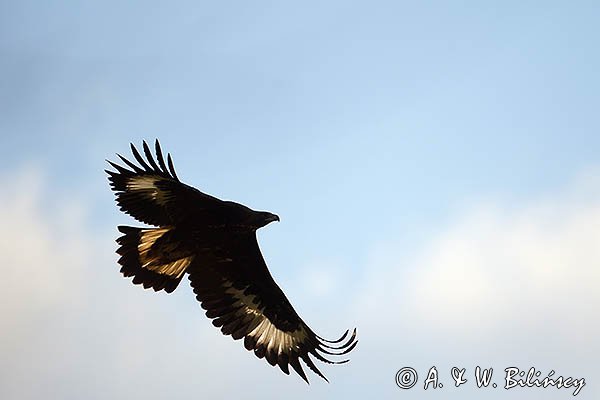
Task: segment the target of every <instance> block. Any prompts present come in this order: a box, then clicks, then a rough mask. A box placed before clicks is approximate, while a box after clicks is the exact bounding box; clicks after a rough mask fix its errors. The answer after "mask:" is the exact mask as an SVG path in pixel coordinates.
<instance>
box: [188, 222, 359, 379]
mask: <svg viewBox="0 0 600 400" xmlns="http://www.w3.org/2000/svg"><path fill="white" fill-rule="evenodd" d="M251 236H252V237H251V238H249V239H248V240H247V241H246V242H244V244H243V245H240V244H239V240H238V241H237V244H236V245H235V246H238V248H237V249H236V251H234V252H233V253H229V254H228V255H227V257H228V258H230V259H231V260H232V261H231V262H228V263H221V264H219V263H218V260H214V262H213V263H212V265H210V266H207V265H199V266H197V267H196V268H193V267H192V268H191V269H190V275H189V279H190V282H191V285H192V288H193V289H194V293H195V294H196V298H197V300H198V301H200V303H201V306H202V308H203V309H205V310H206V316H207V317H208V318H211V319H212V320H213V321H212V322H213V325H215V326H216V327H219V328H220V329H221V332H222V333H223V334H225V335H231V336H232V338H233V339H234V340H239V339H242V338H244V347H245V348H246V349H247V350H250V351H253V352H254V354H255V355H256V356H257V357H258V358H264V359H265V360H266V361H267V362H268V363H269V364H270V365H272V366H278V367H279V368H280V369H281V370H282V372H284V373H285V374H289V366H290V365H291V366H292V368H293V369H294V371H296V373H297V374H298V375H300V377H301V378H302V379H304V380H305V381H306V382H308V377H307V376H306V373H305V372H304V370H303V368H302V365H301V363H300V359H301V360H302V361H303V362H304V364H306V365H307V366H308V368H309V369H310V370H311V371H313V372H314V373H315V374H317V375H318V376H320V377H321V378H323V379H325V380H327V378H326V377H325V375H323V373H322V372H321V371H320V370H319V368H318V367H317V366H316V364H315V363H314V362H313V360H312V359H311V356H312V357H315V358H316V359H317V360H319V361H321V362H324V363H328V364H340V363H344V362H347V360H341V361H337V360H330V359H328V358H326V357H325V356H334V357H336V356H341V355H344V354H347V353H348V352H350V351H351V350H352V349H354V347H355V346H356V344H357V343H358V341H357V340H356V330H354V332H353V334H352V335H350V337H349V338H348V335H349V331H346V332H345V333H344V334H343V335H342V337H341V338H339V339H337V340H326V339H323V338H321V337H320V336H318V335H316V334H315V333H314V332H313V331H312V330H311V329H310V328H309V327H308V326H307V325H306V324H305V323H304V321H303V320H302V319H301V318H300V317H299V316H298V314H297V313H296V311H295V310H294V308H293V307H292V305H291V304H290V302H289V301H288V299H287V298H286V296H285V294H284V293H283V291H282V290H281V289H280V288H279V286H278V285H277V283H275V281H274V280H273V278H272V276H271V274H270V273H269V271H268V269H267V266H266V264H265V262H264V259H263V258H262V255H261V254H260V249H259V248H258V243H257V242H256V236H255V235H254V234H253V235H251ZM235 246H234V245H233V244H230V247H231V248H233V247H235ZM347 338H348V339H347ZM346 339H347V340H346ZM334 344H336V345H337V346H333V345H334ZM332 350H337V351H332Z"/></svg>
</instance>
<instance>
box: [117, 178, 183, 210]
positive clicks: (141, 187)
mask: <svg viewBox="0 0 600 400" xmlns="http://www.w3.org/2000/svg"><path fill="white" fill-rule="evenodd" d="M160 180H161V178H160V177H156V176H148V175H142V176H132V177H131V178H129V180H128V181H127V189H128V190H129V191H131V192H138V193H139V194H141V195H143V196H145V197H146V198H148V199H151V200H154V201H156V202H157V203H158V204H160V205H162V206H164V205H166V204H167V203H168V201H169V199H170V198H171V197H172V195H171V194H170V193H169V192H165V191H164V190H161V189H160V188H159V187H158V186H156V183H157V182H159V181H160Z"/></svg>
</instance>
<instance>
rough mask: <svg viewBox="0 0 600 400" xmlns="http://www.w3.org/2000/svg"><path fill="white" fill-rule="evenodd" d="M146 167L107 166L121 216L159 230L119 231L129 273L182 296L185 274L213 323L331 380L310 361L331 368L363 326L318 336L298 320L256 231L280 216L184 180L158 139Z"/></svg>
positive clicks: (285, 362) (275, 360)
mask: <svg viewBox="0 0 600 400" xmlns="http://www.w3.org/2000/svg"><path fill="white" fill-rule="evenodd" d="M142 148H143V152H144V155H145V159H144V157H142V155H141V154H140V152H139V151H138V150H137V149H136V147H135V146H134V145H133V143H132V144H131V152H132V154H133V156H134V157H135V160H136V161H137V162H138V164H139V165H136V164H135V163H133V162H131V161H129V160H127V159H126V158H125V157H123V156H121V155H120V154H117V156H118V157H119V159H120V160H121V161H122V162H123V164H124V165H125V166H122V165H119V164H117V163H114V162H111V161H109V160H106V161H107V162H108V163H109V164H110V165H111V166H112V168H114V171H111V170H105V172H106V173H107V174H108V180H109V182H110V187H111V189H112V190H113V191H114V192H115V197H116V199H115V200H116V202H117V204H118V206H119V208H120V210H121V211H123V212H125V213H126V214H129V215H130V216H132V217H133V218H135V219H136V220H138V221H140V222H141V223H144V224H146V225H151V227H141V228H140V227H131V226H118V230H119V231H120V232H121V233H122V234H123V235H122V236H120V237H119V238H118V239H117V244H118V245H119V247H118V249H117V254H118V255H120V258H119V261H118V263H119V264H120V265H121V273H122V274H123V275H124V276H125V277H133V283H134V284H136V285H142V286H143V287H144V288H145V289H148V288H152V289H154V291H156V292H158V291H165V292H167V293H171V292H173V291H174V290H175V289H176V288H177V286H178V285H179V283H180V282H181V280H182V279H183V277H184V276H185V275H187V276H188V279H189V281H190V284H191V287H192V289H193V291H194V294H195V295H196V299H197V300H198V301H199V302H200V305H201V307H202V308H203V309H204V310H205V313H206V316H207V317H208V318H210V319H211V320H212V324H213V325H214V326H215V327H217V328H220V330H221V332H222V333H223V334H224V335H229V336H231V337H232V338H233V339H234V340H240V339H244V340H243V342H244V347H245V348H246V349H247V350H249V351H253V352H254V354H255V355H256V356H257V357H258V358H264V359H266V361H267V362H268V363H269V364H271V365H272V366H278V367H279V368H280V369H281V371H283V372H284V373H285V374H286V375H289V373H290V371H289V366H292V368H293V369H294V371H296V373H297V374H298V375H300V377H302V379H304V381H306V383H308V378H307V376H306V374H305V372H304V370H303V368H302V364H301V363H300V360H302V361H303V362H304V364H306V365H307V366H308V368H310V369H311V370H312V371H313V372H314V373H315V374H317V375H318V376H320V377H321V378H323V379H325V381H327V378H326V377H325V376H324V375H323V374H322V373H321V371H320V370H319V369H318V368H317V366H316V365H315V363H314V362H313V360H312V359H311V356H312V357H314V358H315V359H316V360H319V361H321V362H324V363H328V364H342V363H345V362H347V361H348V360H347V359H344V360H339V359H338V360H335V359H331V357H328V356H342V355H345V354H347V353H349V352H350V351H351V350H352V349H354V348H355V346H356V344H357V343H358V341H357V339H356V329H354V330H353V331H352V334H350V331H349V330H347V331H345V333H344V334H343V335H342V336H341V337H340V338H339V339H337V340H326V339H324V338H322V337H321V336H318V335H317V334H316V333H315V332H313V330H312V329H311V328H309V326H308V325H307V324H306V323H305V322H304V321H303V320H302V318H300V316H298V314H297V313H296V311H295V310H294V308H293V307H292V305H291V303H290V301H289V300H288V299H287V297H286V295H285V294H284V293H283V291H282V290H281V288H280V287H279V286H278V285H277V283H276V282H275V280H274V279H273V277H272V276H271V273H270V272H269V270H268V268H267V264H266V263H265V260H264V258H263V256H262V254H261V251H260V248H259V246H258V241H257V238H256V231H257V230H258V229H259V228H261V227H263V226H265V225H267V224H269V223H271V222H273V221H279V217H278V216H277V215H275V214H272V213H270V212H266V211H254V210H252V209H250V208H249V207H246V206H244V205H242V204H239V203H235V202H233V201H224V200H221V199H218V198H216V197H213V196H211V195H208V194H206V193H203V192H201V191H199V190H198V189H196V188H194V187H191V186H188V185H186V184H185V183H183V182H181V181H180V180H179V178H178V176H177V174H176V173H175V168H174V167H173V160H172V158H171V155H170V154H167V157H166V162H165V159H164V157H163V152H162V150H161V148H160V144H159V142H158V139H157V140H156V143H155V152H156V159H155V158H154V157H153V154H152V152H151V150H150V147H149V146H148V144H147V143H146V141H143V143H142Z"/></svg>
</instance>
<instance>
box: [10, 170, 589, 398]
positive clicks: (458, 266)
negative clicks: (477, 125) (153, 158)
mask: <svg viewBox="0 0 600 400" xmlns="http://www.w3.org/2000/svg"><path fill="white" fill-rule="evenodd" d="M598 176H600V174H594V173H591V174H589V175H588V176H587V177H585V178H583V179H581V180H579V181H578V182H576V183H575V184H574V185H573V186H572V187H569V188H567V189H566V190H564V191H563V192H561V193H555V194H553V195H549V196H547V197H546V198H542V199H538V200H529V201H528V202H527V203H526V204H523V203H522V202H521V203H515V202H513V203H512V204H511V203H509V202H507V201H501V202H500V201H497V202H495V203H494V202H490V201H486V202H485V203H484V204H481V205H479V206H477V207H474V208H473V209H471V210H468V211H466V212H465V213H464V215H462V217H460V218H455V220H456V221H457V222H455V223H453V224H451V225H450V226H447V227H446V228H445V229H443V230H442V231H441V233H440V234H438V235H435V236H434V237H433V238H432V239H431V240H430V241H428V242H427V243H424V244H423V245H422V246H421V247H420V249H415V250H414V253H413V254H412V255H411V256H410V257H409V256H407V255H406V253H405V252H401V251H398V250H397V248H396V247H395V246H393V245H392V246H389V247H388V248H387V249H384V250H383V251H378V252H377V253H376V254H373V256H372V258H371V259H372V261H371V262H370V263H369V264H368V265H367V266H366V267H365V268H364V276H363V277H362V278H364V279H360V280H359V279H356V277H353V279H356V280H357V281H358V282H351V286H350V287H352V288H355V289H356V293H353V294H352V295H351V294H349V293H348V292H347V291H345V290H344V289H345V287H346V286H347V285H345V284H343V285H340V284H334V283H333V282H334V281H337V279H338V278H337V277H339V276H347V277H348V276H349V277H352V275H351V274H348V273H341V271H340V269H339V267H338V266H337V264H335V263H333V262H328V263H313V264H311V266H312V267H310V266H309V268H308V270H309V271H308V273H309V275H310V276H312V277H313V278H314V279H315V280H318V281H319V284H311V285H308V283H307V282H304V281H302V282H299V285H300V286H302V287H304V288H305V289H304V290H303V291H304V292H306V293H302V291H300V293H301V295H302V296H304V297H300V298H298V297H297V296H294V298H293V299H292V300H293V302H294V303H297V304H300V305H304V308H305V311H306V315H304V316H305V317H306V318H307V320H311V316H313V315H315V314H316V315H317V319H319V318H321V317H320V315H322V314H323V313H324V312H320V311H318V310H317V311H315V310H314V309H313V307H308V308H307V305H311V304H318V302H315V301H312V300H314V299H313V298H314V297H315V296H317V297H318V296H321V297H322V298H332V297H334V298H339V299H340V303H343V304H344V305H345V307H346V308H345V309H340V310H337V308H336V312H334V313H329V312H328V319H329V322H330V325H331V326H344V325H345V324H348V323H349V321H350V322H353V321H355V322H356V324H357V325H358V328H359V339H360V343H359V346H358V348H357V349H356V350H355V351H354V352H353V353H352V354H351V357H350V358H351V363H349V364H347V365H345V366H338V367H330V368H329V367H327V366H326V367H324V368H323V370H324V372H325V373H326V375H328V376H329V377H330V378H331V380H332V383H331V384H329V385H328V384H325V383H321V382H319V381H318V379H313V380H312V382H313V384H312V385H311V386H310V387H307V386H306V385H305V384H304V383H303V382H302V381H301V380H300V379H299V378H297V377H294V376H291V377H285V376H283V375H282V374H281V373H280V372H279V371H274V370H272V367H270V366H268V365H267V364H266V363H265V362H264V361H262V360H257V359H255V357H254V356H252V355H251V354H250V353H248V352H246V351H245V350H244V349H243V346H242V344H241V343H240V342H234V341H232V340H231V339H229V338H225V337H223V336H222V335H221V334H220V332H218V330H216V329H214V328H213V327H212V325H211V324H210V322H209V321H208V320H207V319H206V318H205V317H204V316H203V314H202V312H201V310H200V307H199V306H198V304H197V303H196V302H195V301H194V300H193V295H192V293H191V290H190V289H189V286H188V285H187V282H184V283H182V286H181V287H180V288H179V289H178V290H177V291H176V292H175V293H174V294H173V295H170V296H168V295H161V294H155V293H153V292H149V291H144V290H141V289H140V288H139V287H137V286H133V285H132V284H131V283H130V282H129V281H127V280H125V279H123V278H121V276H120V274H119V273H118V272H117V271H118V266H117V265H116V258H117V256H116V255H115V254H114V250H115V244H114V238H115V237H116V235H117V233H116V232H114V231H110V233H102V232H100V233H99V232H98V231H97V229H96V230H94V229H92V227H91V226H90V223H88V221H87V217H86V214H85V204H84V202H82V201H78V200H70V201H68V202H67V203H66V200H67V199H66V197H65V198H61V197H60V196H57V195H56V193H54V192H52V191H51V190H50V189H49V188H48V187H45V186H44V184H43V182H44V180H43V179H42V178H41V177H42V175H41V174H40V173H39V171H38V172H36V170H35V169H29V170H26V171H24V172H22V173H19V174H17V175H16V176H10V177H9V176H4V177H0V184H1V186H2V187H3V188H4V189H5V190H3V191H2V194H1V195H0V220H2V221H3V223H4V227H3V230H2V231H1V232H0V254H2V255H3V261H4V262H3V264H2V275H3V282H4V288H3V290H2V291H0V311H1V313H2V316H3V321H2V330H0V351H1V352H2V354H3V358H2V360H0V397H1V398H6V399H13V398H19V399H26V398H39V397H41V396H46V397H57V398H107V397H108V398H115V399H118V398H129V397H132V396H133V397H144V398H165V397H174V398H189V397H192V396H193V397H198V396H201V397H213V398H214V397H232V396H236V395H244V397H245V398H248V399H252V398H263V399H264V398H279V397H280V394H281V393H287V394H289V395H288V397H289V398H306V397H311V398H338V397H342V396H345V397H349V398H356V397H363V396H364V395H366V394H370V395H371V396H378V397H380V398H389V397H393V396H404V397H406V396H413V398H420V397H421V396H423V395H424V392H423V390H422V389H420V388H414V389H412V390H411V391H409V392H399V390H400V389H398V388H397V387H396V386H395V384H394V381H393V376H394V373H395V372H396V370H398V369H399V368H400V367H403V366H414V367H417V368H418V370H419V372H420V374H422V370H423V369H424V368H428V367H430V366H431V365H437V366H438V368H439V369H440V371H444V370H445V369H447V368H449V367H450V366H453V365H459V366H461V365H462V366H464V367H473V366H474V365H477V364H482V365H487V364H490V365H493V366H494V367H495V368H498V369H501V367H502V368H503V367H508V366H511V365H505V364H515V365H517V366H522V367H530V366H536V367H538V368H540V369H542V370H544V369H546V371H545V372H547V369H550V368H554V369H556V370H557V373H558V374H567V375H569V374H571V375H573V376H579V377H581V376H583V377H585V378H587V380H588V386H586V387H585V388H584V389H583V390H582V393H581V394H580V396H581V397H583V396H587V397H586V398H591V397H589V396H593V395H594V394H595V393H596V394H597V393H598V389H597V385H596V386H594V384H593V381H594V379H595V378H596V376H597V375H598V372H600V371H598V367H597V366H596V364H595V363H596V358H597V355H598V354H599V353H600V352H599V348H598V344H597V337H598V336H599V335H600V326H599V325H600V324H599V323H598V318H597V307H598V305H600V295H599V293H600V291H598V290H597V288H598V284H599V283H600V275H599V271H600V269H599V266H600V235H599V233H598V229H599V227H600V196H598V194H600V180H599V179H596V177H598ZM111 225H112V224H111ZM111 228H112V226H111ZM113 232H114V233H113ZM324 265H327V266H328V268H329V269H327V268H324ZM331 265H333V267H331ZM347 279H348V281H349V280H350V278H347ZM344 282H346V281H344ZM327 302H328V301H325V303H327ZM300 308H301V307H300ZM311 314H312V315H311ZM322 320H324V319H322ZM316 327H317V326H315V328H316ZM324 333H325V334H326V333H328V332H324ZM333 333H335V332H333ZM594 369H595V370H594ZM448 383H450V382H448ZM427 393H430V392H427ZM494 393H495V394H494ZM425 394H426V393H425ZM515 395H516V396H522V398H527V399H528V398H536V397H539V398H542V397H543V398H565V396H570V392H568V391H566V390H556V389H554V390H541V389H528V390H521V391H518V390H517V391H515V392H514V393H513V392H511V393H505V392H504V391H501V392H493V393H492V392H484V391H481V390H475V389H467V388H464V389H463V390H458V389H457V390H449V391H448V392H446V393H444V397H445V398H469V397H473V398H508V397H507V396H510V398H514V396H515ZM494 396H497V397H494Z"/></svg>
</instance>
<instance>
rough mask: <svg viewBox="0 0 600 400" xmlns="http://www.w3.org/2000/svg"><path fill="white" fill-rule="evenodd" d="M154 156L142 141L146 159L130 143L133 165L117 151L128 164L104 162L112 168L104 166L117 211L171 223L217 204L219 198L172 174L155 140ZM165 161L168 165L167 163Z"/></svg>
mask: <svg viewBox="0 0 600 400" xmlns="http://www.w3.org/2000/svg"><path fill="white" fill-rule="evenodd" d="M155 148H156V159H157V161H158V163H157V161H155V160H154V157H153V156H152V153H151V152H150V148H149V147H148V144H147V143H146V141H144V142H143V149H144V154H145V156H146V159H144V158H143V157H142V156H141V155H140V153H139V152H138V151H137V149H136V148H135V146H134V145H133V144H131V151H132V153H133V156H134V157H135V159H136V160H137V162H138V163H139V165H136V164H134V163H132V162H131V161H129V160H127V159H126V158H124V157H123V156H121V155H120V154H117V156H118V157H119V158H120V159H121V161H123V163H124V164H125V165H127V167H129V169H128V168H125V167H123V166H120V165H118V164H115V163H113V162H111V161H108V163H109V164H110V165H111V166H112V167H113V168H114V169H116V172H114V171H108V170H106V173H108V175H109V177H108V180H109V181H110V185H111V188H112V190H114V191H115V193H116V200H117V203H118V204H119V208H120V209H121V211H123V212H125V213H127V214H129V215H131V216H132V217H134V218H135V219H137V220H138V221H141V222H144V223H147V224H150V225H159V226H165V225H175V224H177V223H178V222H182V221H184V220H189V219H190V218H193V217H196V218H197V217H198V216H199V215H201V214H202V213H203V212H204V213H207V210H209V209H211V208H215V207H219V206H220V205H221V204H222V203H223V202H222V201H221V200H219V199H217V198H215V197H212V196H209V195H207V194H205V193H202V192H200V191H199V190H198V189H195V188H193V187H191V186H188V185H186V184H184V183H182V182H181V181H180V180H179V178H178V177H177V175H176V174H175V168H173V160H172V159H171V155H170V154H167V163H166V164H165V160H164V158H163V155H162V151H161V149H160V144H159V143H158V140H156V145H155ZM167 165H168V167H167Z"/></svg>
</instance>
